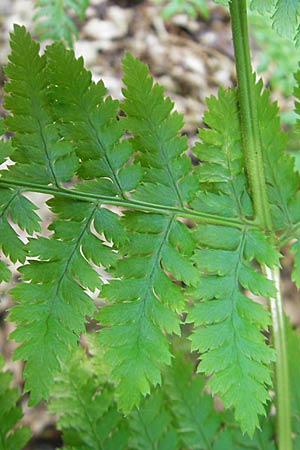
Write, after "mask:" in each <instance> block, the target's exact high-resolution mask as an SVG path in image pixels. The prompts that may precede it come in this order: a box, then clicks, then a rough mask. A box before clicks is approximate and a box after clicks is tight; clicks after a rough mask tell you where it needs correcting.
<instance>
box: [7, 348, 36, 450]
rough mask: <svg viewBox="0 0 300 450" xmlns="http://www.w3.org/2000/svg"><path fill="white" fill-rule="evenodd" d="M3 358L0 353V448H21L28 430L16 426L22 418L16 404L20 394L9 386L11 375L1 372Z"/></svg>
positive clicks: (28, 432) (25, 440) (19, 449)
mask: <svg viewBox="0 0 300 450" xmlns="http://www.w3.org/2000/svg"><path fill="white" fill-rule="evenodd" d="M3 366H4V360H3V357H2V355H0V447H1V450H21V449H22V448H23V447H24V445H25V444H26V442H27V441H28V440H29V438H30V430H29V428H28V427H26V426H24V425H22V426H17V424H18V422H19V420H20V419H21V418H22V416H23V414H22V408H21V406H20V405H18V406H17V402H18V401H19V397H20V394H19V393H18V390H17V388H15V387H14V388H11V387H10V385H11V382H12V375H11V374H10V373H9V372H8V371H5V372H3Z"/></svg>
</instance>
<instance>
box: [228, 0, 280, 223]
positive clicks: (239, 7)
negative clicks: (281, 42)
mask: <svg viewBox="0 0 300 450" xmlns="http://www.w3.org/2000/svg"><path fill="white" fill-rule="evenodd" d="M230 14H231V24H232V35H233V44H234V53H235V61H236V72H237V80H238V99H239V107H240V118H241V128H242V135H243V147H244V155H245V163H246V170H247V175H248V181H249V185H250V189H251V192H252V198H253V204H254V213H255V216H256V218H257V219H258V221H259V224H260V225H261V226H262V227H263V228H264V229H265V230H272V221H271V215H270V209H269V205H268V198H267V192H266V184H265V176H264V168H263V158H262V145H261V138H260V131H259V126H258V113H257V100H256V93H255V81H254V76H253V73H252V67H251V59H250V48H249V35H248V22H247V4H246V0H232V1H231V3H230Z"/></svg>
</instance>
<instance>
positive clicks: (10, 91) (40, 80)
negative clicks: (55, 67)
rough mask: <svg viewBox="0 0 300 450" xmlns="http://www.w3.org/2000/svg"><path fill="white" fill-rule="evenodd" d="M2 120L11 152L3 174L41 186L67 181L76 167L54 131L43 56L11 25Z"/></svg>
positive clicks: (31, 42) (72, 158)
mask: <svg viewBox="0 0 300 450" xmlns="http://www.w3.org/2000/svg"><path fill="white" fill-rule="evenodd" d="M5 73H6V75H7V77H8V78H9V80H10V81H9V82H7V83H6V85H5V92H6V96H5V102H4V106H5V108H6V109H7V110H8V111H10V115H8V116H7V117H6V120H5V123H6V126H7V129H8V131H10V132H12V133H15V136H14V137H13V138H12V144H13V147H14V149H15V150H14V152H13V153H12V155H11V159H12V160H13V161H14V162H15V163H16V164H15V165H14V166H10V167H9V170H8V171H7V173H5V175H6V177H7V178H8V177H12V178H14V179H22V180H24V179H27V180H28V181H34V182H35V183H42V184H44V185H48V184H52V185H56V186H57V185H58V184H59V182H61V181H67V180H69V179H70V178H71V177H72V175H73V173H74V170H75V168H76V167H77V158H76V156H75V155H74V152H73V149H72V147H71V146H70V145H68V144H67V143H66V142H65V141H64V140H63V139H61V136H60V135H59V133H58V129H57V126H56V124H55V123H54V120H53V119H52V117H51V115H50V112H49V106H48V105H49V103H48V101H47V90H48V84H49V83H48V81H47V70H46V58H45V56H44V55H43V56H40V55H39V45H38V44H37V43H36V42H35V41H33V40H32V39H31V37H30V35H29V33H27V32H26V30H25V28H24V27H20V26H17V25H15V27H14V33H13V34H12V35H11V54H10V56H9V64H8V65H7V67H6V69H5Z"/></svg>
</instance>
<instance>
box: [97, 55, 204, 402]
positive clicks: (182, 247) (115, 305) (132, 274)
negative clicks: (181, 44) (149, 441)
mask: <svg viewBox="0 0 300 450" xmlns="http://www.w3.org/2000/svg"><path fill="white" fill-rule="evenodd" d="M123 64H124V69H125V78H124V82H125V84H126V86H127V88H126V91H125V95H126V101H125V103H124V105H123V109H124V111H125V112H126V115H127V116H126V118H125V120H124V122H125V127H126V129H128V130H129V131H130V132H132V133H133V134H134V138H133V146H134V149H135V150H136V151H137V152H138V156H137V157H138V158H139V160H140V161H141V165H142V167H143V172H144V174H143V180H144V181H143V183H142V185H139V186H138V187H137V188H136V189H135V191H133V193H132V197H133V198H134V199H138V201H148V202H149V201H151V202H153V201H156V198H154V197H155V196H157V200H158V192H159V193H160V197H161V198H162V199H165V201H166V203H167V204H169V205H174V206H175V205H181V206H183V205H184V204H185V203H186V202H187V201H188V200H189V198H190V196H191V192H192V191H193V189H194V188H195V184H194V182H192V181H191V180H190V179H189V176H188V175H187V172H188V169H189V167H190V162H189V161H188V159H187V157H186V156H185V155H182V152H183V151H184V150H185V148H186V142H185V140H184V139H182V138H180V137H177V133H178V130H179V128H180V126H181V117H179V116H178V115H177V114H175V113H171V110H172V109H173V104H172V103H171V102H170V100H169V99H164V97H163V91H162V89H161V88H160V87H158V86H157V85H156V86H153V82H152V79H151V78H150V77H149V75H148V70H147V68H146V66H145V65H144V64H142V63H141V62H139V61H137V60H136V59H134V58H133V57H132V56H130V55H127V56H126V57H125V59H124V62H123ZM141 93H143V94H142V97H141V98H139V95H140V94H141ZM142 98H143V100H142ZM135 102H137V103H135ZM140 115H141V117H140ZM155 161H157V162H155ZM122 222H123V225H124V227H125V229H126V230H127V233H128V241H127V243H126V244H125V245H122V246H120V256H121V258H120V259H119V260H118V262H117V264H116V267H115V269H114V271H113V272H112V273H113V276H114V277H115V278H117V279H116V280H113V281H111V282H110V283H109V284H107V285H105V286H104V287H103V289H102V292H101V295H102V296H103V297H105V298H106V299H107V301H108V302H109V303H112V304H110V305H108V306H106V307H105V308H103V309H102V310H101V311H100V313H99V315H98V318H99V320H100V322H101V323H102V324H103V325H110V327H109V328H108V327H107V328H105V329H103V330H101V332H100V334H99V339H100V340H101V343H102V344H103V345H105V348H106V349H107V352H106V357H107V360H108V361H109V363H110V364H111V365H112V366H113V369H112V374H111V376H112V380H114V382H115V383H116V384H117V388H116V393H117V395H118V397H119V405H120V407H121V408H122V409H123V410H125V411H129V410H130V409H131V408H132V407H133V406H134V405H137V404H138V403H139V400H140V396H141V394H142V395H146V394H147V393H149V392H150V386H151V385H157V384H160V382H161V369H162V367H163V366H164V364H170V361H171V354H170V351H169V343H168V339H167V337H166V336H165V333H168V334H171V333H177V334H179V333H180V328H179V319H178V317H177V313H180V312H182V311H183V307H184V296H183V293H182V289H181V287H180V286H179V285H178V284H176V283H174V282H173V281H171V279H170V278H169V277H168V273H171V274H172V276H173V277H174V278H175V279H176V280H178V281H181V282H183V283H184V284H186V285H195V284H196V282H197V278H198V273H197V270H196V269H195V268H194V267H193V265H192V264H191V263H190V261H189V258H190V257H191V255H192V253H193V249H194V242H193V239H192V237H191V235H190V232H189V229H188V228H187V227H186V226H185V225H184V224H183V223H181V222H179V221H178V220H177V219H176V218H175V216H174V215H167V216H165V217H164V216H163V215H158V214H150V213H140V212H126V213H125V214H124V218H123V219H122Z"/></svg>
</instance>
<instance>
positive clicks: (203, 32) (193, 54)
mask: <svg viewBox="0 0 300 450" xmlns="http://www.w3.org/2000/svg"><path fill="white" fill-rule="evenodd" d="M208 3H209V9H210V17H209V19H205V18H204V17H201V15H199V16H198V17H197V18H196V19H188V18H187V17H186V16H185V15H182V14H179V15H177V16H175V17H173V18H172V19H169V20H167V21H164V20H163V19H162V17H161V14H160V11H161V7H160V6H158V5H157V4H155V3H153V2H151V1H150V0H148V1H140V0H115V1H112V0H91V1H90V6H89V8H88V10H87V17H86V20H85V21H84V23H82V24H80V25H79V39H78V40H77V42H76V43H75V46H74V50H75V53H76V55H78V56H79V55H82V56H83V57H84V60H85V64H86V66H87V67H88V68H89V69H90V70H91V71H92V74H93V78H94V80H96V81H97V80H98V79H100V78H101V79H102V80H103V81H104V84H105V85H106V87H107V89H108V93H109V94H110V95H112V96H113V97H114V98H121V87H122V82H121V77H122V70H121V59H122V57H123V55H124V52H125V50H128V51H129V52H131V53H133V54H134V55H135V56H138V57H139V58H140V59H142V60H143V61H144V62H146V63H147V64H148V65H149V67H150V71H151V73H152V75H153V76H154V78H155V80H156V81H158V82H159V83H161V84H162V85H163V86H164V87H165V92H166V94H167V95H168V96H170V97H171V99H172V100H173V101H174V103H175V108H176V109H177V111H179V112H181V113H183V114H184V117H185V126H184V130H183V131H184V132H186V133H187V135H188V137H189V142H190V145H192V144H193V142H194V141H195V140H196V139H197V129H198V128H199V127H201V126H202V125H203V124H202V116H203V112H204V111H205V98H206V97H208V96H210V95H213V94H214V95H215V94H216V93H217V90H218V87H219V86H220V85H221V86H224V87H229V86H232V85H233V84H234V83H235V71H234V64H233V48H232V40H231V31H230V23H229V16H228V13H227V12H226V11H225V10H224V9H223V8H222V7H220V6H217V5H215V4H213V3H212V2H208ZM33 13H34V11H33V0H0V69H1V67H3V66H4V65H5V64H6V62H7V55H8V53H9V44H8V41H9V32H10V31H12V25H13V23H18V24H24V25H25V26H26V27H28V29H29V30H30V31H31V32H32V31H33V26H32V16H33ZM43 45H45V44H43ZM253 54H254V63H255V64H257V62H258V60H259V48H258V47H257V46H256V45H255V43H253ZM264 75H265V81H266V83H267V84H268V76H269V74H268V73H265V74H264ZM3 81H4V75H3V71H2V72H1V70H0V85H2V84H3ZM277 94H278V95H279V100H280V106H281V107H283V108H289V107H290V104H289V103H287V102H286V100H285V98H284V95H282V94H281V93H280V92H279V93H276V95H277ZM0 98H1V92H0ZM2 113H3V111H2ZM36 200H37V202H38V203H39V206H40V208H41V210H40V212H39V213H40V214H41V216H42V217H46V218H47V214H48V212H47V209H46V208H45V205H44V203H45V197H43V196H40V197H36ZM289 271H290V268H289V262H288V263H287V265H286V266H285V267H284V268H283V291H284V296H285V299H286V310H287V313H288V314H289V315H290V317H291V318H292V321H293V323H294V324H295V325H296V324H297V325H298V323H299V317H300V314H299V311H300V295H299V292H297V291H296V289H295V288H294V287H293V285H292V284H291V283H290V282H289V281H288V280H289ZM17 280H18V273H17V271H15V275H14V281H17ZM9 287H10V286H8V285H4V286H2V285H1V288H0V348H1V349H2V351H3V352H4V354H5V356H6V358H7V361H8V363H7V366H8V367H9V368H10V369H11V370H12V371H13V373H14V379H15V383H16V384H17V385H19V386H21V385H22V378H21V369H22V367H21V364H20V363H12V362H11V361H10V357H11V353H12V350H13V348H14V343H13V342H11V341H9V342H8V340H7V336H8V334H9V332H10V331H11V329H12V325H11V324H9V323H8V322H6V321H5V317H6V312H5V311H6V310H7V308H8V307H9V306H11V304H12V303H11V299H10V297H9V296H8V295H7V290H8V289H9ZM23 403H24V410H25V418H24V423H26V424H29V425H30V426H31V428H32V430H33V434H34V439H33V440H32V441H31V443H30V445H29V446H27V447H26V450H34V449H35V450H37V449H38V450H51V449H54V448H55V447H56V445H59V434H58V433H57V432H56V431H55V428H54V419H53V417H52V416H51V415H50V414H48V413H46V412H45V411H44V408H43V405H40V406H38V407H36V408H28V407H27V406H26V398H25V399H24V402H23Z"/></svg>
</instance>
